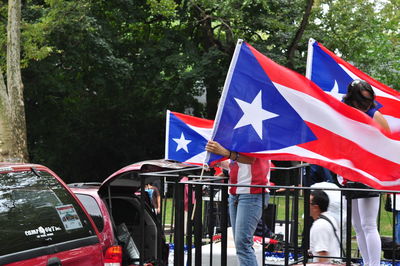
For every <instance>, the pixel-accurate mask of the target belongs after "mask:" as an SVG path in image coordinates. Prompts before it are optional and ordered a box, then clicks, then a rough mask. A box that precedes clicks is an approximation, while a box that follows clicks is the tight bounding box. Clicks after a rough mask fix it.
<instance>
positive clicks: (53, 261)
mask: <svg viewBox="0 0 400 266" xmlns="http://www.w3.org/2000/svg"><path fill="white" fill-rule="evenodd" d="M61 265H62V263H61V260H60V259H59V258H57V257H52V258H50V259H49V260H48V261H47V266H61Z"/></svg>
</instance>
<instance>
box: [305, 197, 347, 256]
mask: <svg viewBox="0 0 400 266" xmlns="http://www.w3.org/2000/svg"><path fill="white" fill-rule="evenodd" d="M328 206H329V197H328V194H326V193H325V192H324V191H322V190H313V191H311V194H310V215H311V217H312V218H313V219H314V223H313V224H312V226H311V230H310V251H311V253H312V255H313V256H326V257H339V256H340V240H339V238H338V235H337V231H338V226H337V223H336V220H335V218H333V217H332V216H330V215H329V214H328V213H327V210H328ZM314 261H315V262H330V261H332V259H330V258H323V257H316V258H315V260H314Z"/></svg>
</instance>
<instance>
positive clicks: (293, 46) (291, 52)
mask: <svg viewBox="0 0 400 266" xmlns="http://www.w3.org/2000/svg"><path fill="white" fill-rule="evenodd" d="M306 2H307V5H306V9H305V11H304V15H303V19H302V20H301V23H300V26H299V28H298V29H297V32H296V35H295V36H294V38H293V41H292V43H291V44H290V45H289V49H288V53H287V59H288V67H289V68H291V69H294V63H293V57H294V52H295V51H296V50H297V45H298V44H299V41H300V40H301V37H302V36H303V33H304V30H305V29H306V27H307V24H308V19H309V17H310V15H311V9H312V7H313V5H314V0H306Z"/></svg>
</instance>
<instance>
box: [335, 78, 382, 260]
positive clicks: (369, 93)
mask: <svg viewBox="0 0 400 266" xmlns="http://www.w3.org/2000/svg"><path fill="white" fill-rule="evenodd" d="M343 102H344V103H345V104H347V105H349V106H352V107H354V108H356V109H358V110H360V111H362V112H364V113H365V114H367V115H368V116H370V117H372V118H373V120H375V121H376V122H377V123H378V124H379V125H380V126H381V127H382V128H383V129H384V130H386V131H388V132H389V131H390V129H389V125H388V123H387V121H386V119H385V118H384V117H383V116H382V114H381V113H380V112H379V111H378V110H377V108H376V103H375V93H374V90H373V89H372V87H371V85H370V84H369V83H367V82H366V81H363V80H358V79H356V80H354V81H352V82H351V83H350V84H349V86H348V88H347V94H346V95H345V96H344V97H343ZM344 185H345V187H351V188H370V187H368V186H366V185H364V184H362V183H358V182H349V181H348V180H344ZM346 196H347V199H351V200H352V213H351V215H352V224H353V226H354V230H355V232H356V237H357V243H358V247H359V249H360V252H361V256H362V258H363V261H364V265H368V266H375V265H380V257H381V238H380V236H379V232H378V227H377V217H378V213H379V192H373V191H371V192H370V191H367V192H356V191H351V193H349V194H348V195H346Z"/></svg>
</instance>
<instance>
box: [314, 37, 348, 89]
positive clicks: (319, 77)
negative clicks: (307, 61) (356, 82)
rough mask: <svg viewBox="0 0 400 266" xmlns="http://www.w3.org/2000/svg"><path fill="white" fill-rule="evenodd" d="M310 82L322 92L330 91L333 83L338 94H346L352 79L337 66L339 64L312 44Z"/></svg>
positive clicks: (315, 43)
mask: <svg viewBox="0 0 400 266" xmlns="http://www.w3.org/2000/svg"><path fill="white" fill-rule="evenodd" d="M312 59H313V60H312V72H311V80H312V81H313V82H314V83H315V84H317V85H318V86H319V87H320V88H321V89H323V90H324V91H331V90H332V88H333V87H334V85H335V81H336V82H337V84H338V86H339V93H341V94H346V93H347V86H348V85H349V84H350V82H352V81H353V79H352V78H351V77H350V76H349V75H348V74H347V73H346V72H345V71H344V70H343V69H342V68H341V67H340V66H339V64H338V63H337V62H336V61H335V60H334V59H333V58H332V57H331V56H330V55H329V54H327V53H326V52H325V51H323V50H322V49H321V47H320V46H319V45H318V43H317V42H314V44H313V57H312Z"/></svg>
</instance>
